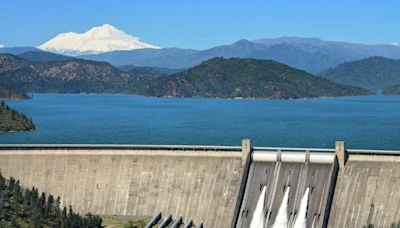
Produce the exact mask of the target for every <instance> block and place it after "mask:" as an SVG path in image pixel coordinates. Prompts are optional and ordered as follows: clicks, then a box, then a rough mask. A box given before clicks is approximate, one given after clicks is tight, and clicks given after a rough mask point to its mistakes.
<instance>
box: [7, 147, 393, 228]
mask: <svg viewBox="0 0 400 228" xmlns="http://www.w3.org/2000/svg"><path fill="white" fill-rule="evenodd" d="M0 170H1V172H2V174H3V175H4V176H13V177H15V178H16V179H19V180H20V182H21V184H22V185H23V186H24V187H32V186H35V187H37V188H38V189H39V190H40V191H44V192H47V193H50V194H53V195H55V196H60V197H61V200H62V204H63V205H72V206H73V207H74V209H75V210H76V211H79V212H81V213H86V212H92V213H95V214H100V215H125V216H132V217H140V216H145V217H148V218H152V217H154V218H153V220H152V222H154V223H152V224H158V225H159V227H179V226H180V225H183V224H185V227H191V226H192V225H196V226H197V227H232V228H233V227H238V228H239V227H252V228H253V227H263V228H264V227H273V228H278V227H285V228H286V227H287V228H292V227H293V228H298V227H363V226H365V225H368V224H373V225H374V226H375V227H390V225H391V223H394V222H398V220H400V151H372V150H350V149H347V148H345V144H344V142H337V143H336V147H335V148H332V149H312V148H273V147H253V145H252V143H251V140H248V139H245V140H243V142H242V146H237V147H235V146H169V145H167V146H151V145H0ZM161 215H162V217H161ZM167 220H168V221H167ZM171 224H172V226H171ZM148 227H151V225H149V226H148Z"/></svg>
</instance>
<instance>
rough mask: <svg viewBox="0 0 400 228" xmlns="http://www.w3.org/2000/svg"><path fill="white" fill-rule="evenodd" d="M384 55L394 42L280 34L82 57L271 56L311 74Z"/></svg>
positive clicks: (187, 62) (159, 63)
mask: <svg viewBox="0 0 400 228" xmlns="http://www.w3.org/2000/svg"><path fill="white" fill-rule="evenodd" d="M372 56H383V57H387V58H394V59H397V58H400V47H399V46H396V45H389V44H388V45H364V44H352V43H345V42H334V41H324V40H321V39H318V38H299V37H281V38H276V39H257V40H253V41H249V40H244V39H243V40H239V41H237V42H235V43H233V44H230V45H221V46H217V47H214V48H210V49H205V50H194V49H180V48H163V49H141V50H131V51H114V52H107V53H101V54H97V55H82V56H79V57H80V58H83V59H90V60H96V61H107V62H110V63H111V64H113V65H115V66H119V65H129V64H130V65H135V66H151V67H166V68H189V67H192V66H195V65H198V64H200V63H201V62H203V61H205V60H208V59H211V58H214V57H238V58H255V59H271V60H275V61H278V62H281V63H284V64H287V65H289V66H291V67H295V68H299V69H302V70H305V71H307V72H311V73H319V72H321V71H324V70H326V69H329V68H332V67H336V66H338V65H339V64H341V63H344V62H349V61H354V60H359V59H363V58H368V57H372Z"/></svg>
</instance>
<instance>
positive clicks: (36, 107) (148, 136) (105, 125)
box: [0, 93, 400, 150]
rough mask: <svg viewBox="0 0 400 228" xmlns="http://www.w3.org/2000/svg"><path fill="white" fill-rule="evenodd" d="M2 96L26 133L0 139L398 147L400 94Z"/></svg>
mask: <svg viewBox="0 0 400 228" xmlns="http://www.w3.org/2000/svg"><path fill="white" fill-rule="evenodd" d="M32 96H33V99H31V100H22V101H7V102H6V103H7V104H8V105H9V106H10V107H11V108H13V109H16V110H17V111H20V112H22V113H24V114H26V115H27V116H29V117H31V118H32V119H33V121H34V123H35V125H36V128H37V129H36V130H35V131H33V132H21V133H0V143H1V144H6V143H46V144H47V143H48V144H56V143H60V144H61V143H62V144H64V143H72V144H80V143H90V144H92V143H93V144H173V145H182V144H186V145H240V142H241V139H243V138H251V139H253V141H254V143H255V144H256V145H257V146H276V147H281V146H282V147H322V148H333V147H334V143H335V140H345V141H346V144H347V146H348V147H349V148H363V149H387V150H389V149H392V150H399V149H400V97H396V96H366V97H342V98H324V99H299V100H257V99H255V100H229V99H190V98H145V97H138V96H127V95H92V94H89V95H87V94H36V93H35V94H32Z"/></svg>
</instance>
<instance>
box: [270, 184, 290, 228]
mask: <svg viewBox="0 0 400 228" xmlns="http://www.w3.org/2000/svg"><path fill="white" fill-rule="evenodd" d="M289 192H290V187H287V188H286V190H285V195H284V196H283V199H282V203H281V206H280V207H279V211H278V214H277V215H276V218H275V222H274V225H273V226H272V228H287V227H288V203H289Z"/></svg>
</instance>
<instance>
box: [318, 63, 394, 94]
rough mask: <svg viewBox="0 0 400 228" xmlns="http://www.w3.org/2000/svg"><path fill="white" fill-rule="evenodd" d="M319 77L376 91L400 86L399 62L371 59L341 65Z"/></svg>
mask: <svg viewBox="0 0 400 228" xmlns="http://www.w3.org/2000/svg"><path fill="white" fill-rule="evenodd" d="M320 75H321V76H322V77H324V78H327V79H329V80H332V81H334V82H337V83H340V84H344V85H352V86H359V87H363V88H366V89H373V90H378V89H383V88H385V87H388V86H393V85H396V84H400V60H394V59H388V58H383V57H371V58H367V59H363V60H358V61H354V62H348V63H343V64H341V65H339V66H338V67H335V68H331V69H329V70H326V71H323V72H322V73H321V74H320Z"/></svg>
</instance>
